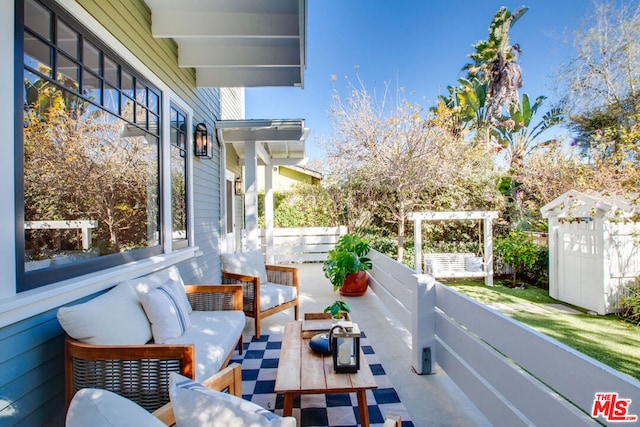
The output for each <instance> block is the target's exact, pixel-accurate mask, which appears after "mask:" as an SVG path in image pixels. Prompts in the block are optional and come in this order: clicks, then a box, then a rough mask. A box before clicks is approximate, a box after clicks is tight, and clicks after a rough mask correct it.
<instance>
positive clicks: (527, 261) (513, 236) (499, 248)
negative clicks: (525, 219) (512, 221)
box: [494, 231, 538, 288]
mask: <svg viewBox="0 0 640 427" xmlns="http://www.w3.org/2000/svg"><path fill="white" fill-rule="evenodd" d="M494 250H495V253H496V255H497V256H498V257H500V259H501V260H502V262H504V263H505V264H511V266H512V267H513V281H512V284H511V285H512V287H514V288H515V287H516V285H517V283H516V276H517V274H518V271H519V270H521V269H523V268H529V269H530V268H531V267H532V266H533V264H534V263H535V262H536V261H537V260H538V248H537V246H536V244H535V242H534V241H533V237H532V236H531V235H530V234H529V233H525V232H524V231H511V232H509V234H508V235H506V236H504V237H499V238H497V239H496V241H495V245H494Z"/></svg>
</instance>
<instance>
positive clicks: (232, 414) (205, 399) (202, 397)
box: [169, 372, 296, 427]
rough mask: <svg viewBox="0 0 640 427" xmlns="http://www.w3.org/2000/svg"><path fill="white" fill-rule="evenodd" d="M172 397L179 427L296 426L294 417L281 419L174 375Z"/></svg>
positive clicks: (226, 394)
mask: <svg viewBox="0 0 640 427" xmlns="http://www.w3.org/2000/svg"><path fill="white" fill-rule="evenodd" d="M169 396H170V398H171V405H172V406H173V413H174V414H175V416H176V425H177V426H179V427H205V426H206V427H218V426H219V427H245V426H251V427H260V426H265V427H267V426H272V427H276V426H277V427H289V426H291V427H295V425H296V420H295V418H293V417H285V418H282V417H280V416H279V415H276V414H274V413H273V412H271V411H268V410H266V409H264V408H262V407H261V406H258V405H256V404H255V403H252V402H249V401H247V400H244V399H241V398H239V397H237V396H233V395H230V394H228V393H222V392H219V391H214V390H211V389H208V388H206V387H204V386H202V385H200V384H198V383H197V382H195V381H193V380H191V379H189V378H187V377H183V376H182V375H179V374H176V373H173V372H172V373H171V379H170V383H169Z"/></svg>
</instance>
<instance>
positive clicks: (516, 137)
mask: <svg viewBox="0 0 640 427" xmlns="http://www.w3.org/2000/svg"><path fill="white" fill-rule="evenodd" d="M545 99H546V97H544V96H539V97H538V98H537V99H536V101H535V102H534V103H533V105H531V102H530V101H529V95H528V94H526V93H525V94H524V95H522V101H521V102H519V103H517V104H511V106H510V107H509V116H508V117H504V118H503V120H502V122H501V124H500V125H499V126H498V127H497V128H496V131H495V134H496V135H497V136H498V141H499V143H500V145H501V146H502V147H504V148H506V150H507V159H508V161H509V166H510V169H511V170H512V171H514V173H516V174H518V173H519V172H520V171H521V170H522V168H523V167H524V159H525V156H526V155H527V154H529V153H530V152H531V151H533V150H535V149H538V148H541V147H544V146H547V145H549V144H552V143H555V142H556V139H555V138H552V139H547V140H540V139H539V137H540V136H541V135H542V134H543V133H544V132H545V131H547V130H549V129H550V128H552V127H554V126H556V125H558V124H560V123H562V122H563V120H564V116H563V113H562V110H560V109H559V108H553V109H551V110H550V111H549V112H547V113H546V114H545V115H544V116H543V117H542V120H540V121H539V122H538V123H536V124H535V125H534V124H533V123H534V122H532V120H533V118H534V116H535V115H536V113H537V112H538V108H540V106H541V105H542V103H543V102H544V100H545Z"/></svg>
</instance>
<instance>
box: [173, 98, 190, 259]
mask: <svg viewBox="0 0 640 427" xmlns="http://www.w3.org/2000/svg"><path fill="white" fill-rule="evenodd" d="M170 110H171V111H170V115H169V117H170V120H171V125H170V128H171V137H170V140H171V218H172V221H171V232H172V238H173V248H180V247H185V246H186V245H187V178H186V172H187V164H186V157H187V155H186V154H187V118H186V115H185V113H184V112H182V111H180V110H179V109H178V108H177V107H175V106H174V105H171V107H170Z"/></svg>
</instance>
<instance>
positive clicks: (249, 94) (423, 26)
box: [246, 0, 591, 159]
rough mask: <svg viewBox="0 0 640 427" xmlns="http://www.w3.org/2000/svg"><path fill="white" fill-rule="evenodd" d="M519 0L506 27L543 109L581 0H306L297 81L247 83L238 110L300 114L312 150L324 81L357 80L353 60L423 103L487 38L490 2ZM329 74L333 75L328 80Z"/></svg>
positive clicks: (327, 87)
mask: <svg viewBox="0 0 640 427" xmlns="http://www.w3.org/2000/svg"><path fill="white" fill-rule="evenodd" d="M522 5H525V6H528V7H529V10H528V11H527V13H526V14H525V15H524V16H523V17H522V18H521V19H520V20H519V21H518V22H517V23H516V25H515V26H514V27H513V29H512V31H511V42H512V43H519V44H520V46H521V48H522V52H523V53H522V56H521V58H520V64H521V66H522V70H523V82H524V87H523V89H522V91H521V93H522V92H527V93H528V94H529V95H530V97H537V96H539V95H545V96H547V97H549V99H548V100H547V101H546V103H545V105H544V106H543V109H542V110H543V111H546V109H548V108H550V107H551V104H552V102H553V101H554V93H553V84H552V72H553V70H554V68H556V67H557V66H558V65H559V64H561V63H563V62H566V61H567V60H568V59H569V58H570V57H571V55H572V54H573V49H572V48H571V46H570V45H567V43H566V42H567V41H568V40H569V41H570V40H571V39H572V37H571V35H572V32H573V30H574V29H575V28H576V26H577V25H579V23H580V22H581V20H582V19H583V17H584V16H585V15H586V13H587V12H588V11H589V10H590V6H591V2H590V1H589V0H553V1H552V0H530V3H523V2H522V1H517V2H515V1H502V2H496V1H493V0H475V1H473V0H412V1H409V0H396V1H381V0H308V33H307V69H306V72H305V85H304V86H305V87H304V89H300V88H251V89H247V90H246V117H247V118H249V119H284V118H302V119H305V120H306V126H307V127H308V128H310V129H311V134H310V136H309V138H308V140H307V156H308V157H310V158H312V159H313V158H316V159H320V158H322V157H324V153H323V151H322V150H321V148H320V147H319V144H318V141H319V140H321V139H322V138H326V137H327V135H328V134H329V133H330V132H331V126H330V124H329V121H328V119H327V111H328V110H329V105H330V100H331V93H332V90H333V89H334V87H335V88H336V89H338V90H342V89H344V87H345V79H344V78H345V76H348V77H349V78H350V79H351V80H354V79H355V71H354V67H356V66H357V67H358V73H359V75H360V77H361V78H362V80H363V81H364V83H365V84H366V86H367V88H368V89H370V90H371V89H373V88H378V89H381V88H382V87H383V83H384V82H385V81H388V82H392V83H394V84H395V81H396V80H397V81H398V83H399V85H400V86H402V87H404V88H405V89H406V91H407V92H411V91H415V96H414V97H413V98H412V100H413V101H415V102H419V103H420V104H421V105H423V106H425V107H427V108H428V107H431V106H432V105H433V103H434V101H435V100H436V99H437V96H438V95H439V94H445V93H446V87H447V86H448V85H456V84H457V79H458V78H460V77H464V73H463V72H461V71H460V70H461V68H462V66H463V65H464V64H465V63H467V62H468V57H467V55H468V54H469V53H471V52H472V50H473V49H472V47H471V45H472V44H474V43H476V42H477V41H479V40H483V39H486V38H487V36H488V27H489V23H490V21H491V19H492V17H493V15H494V14H495V13H496V12H497V11H498V9H499V8H500V7H501V6H506V7H508V8H509V9H510V10H512V11H514V10H516V9H517V8H518V7H520V6H522ZM331 75H336V76H337V78H338V80H337V81H336V82H332V81H331ZM342 93H344V91H343V92H342ZM545 107H546V108H545Z"/></svg>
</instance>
